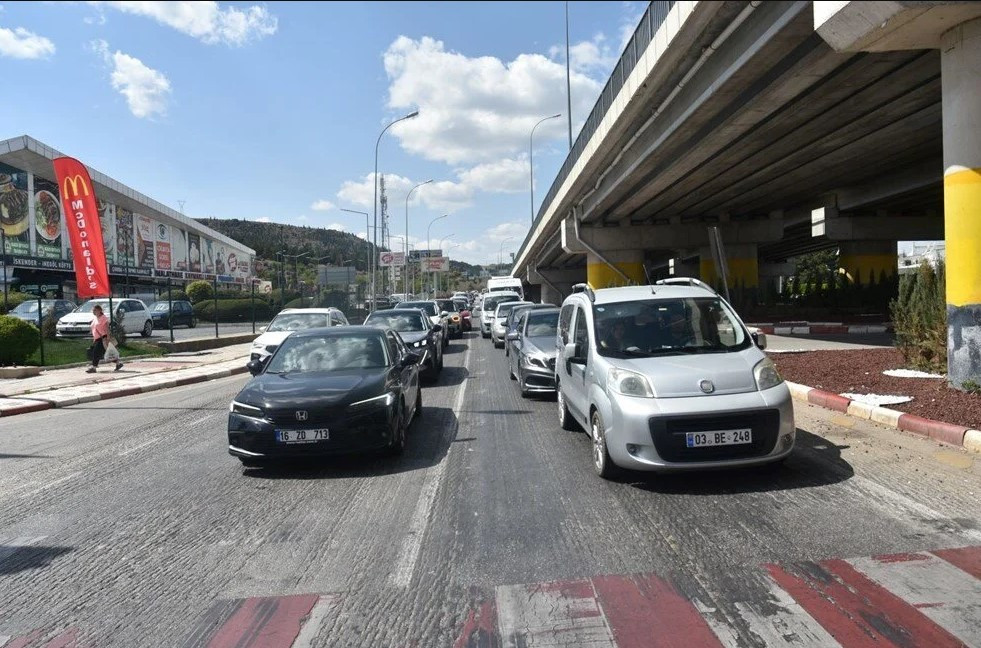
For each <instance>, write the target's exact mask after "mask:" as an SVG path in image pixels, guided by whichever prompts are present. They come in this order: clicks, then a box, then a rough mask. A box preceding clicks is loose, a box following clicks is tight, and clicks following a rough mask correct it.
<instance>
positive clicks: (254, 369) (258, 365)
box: [245, 360, 265, 376]
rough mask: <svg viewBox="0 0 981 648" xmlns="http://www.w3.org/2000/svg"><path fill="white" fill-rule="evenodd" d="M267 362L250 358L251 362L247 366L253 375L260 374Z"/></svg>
mask: <svg viewBox="0 0 981 648" xmlns="http://www.w3.org/2000/svg"><path fill="white" fill-rule="evenodd" d="M264 364H265V363H264V362H262V361H260V360H249V364H247V365H245V367H246V368H247V369H248V370H249V373H250V374H252V375H253V376H258V375H259V374H261V373H262V367H263V365H264Z"/></svg>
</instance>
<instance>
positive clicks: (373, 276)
mask: <svg viewBox="0 0 981 648" xmlns="http://www.w3.org/2000/svg"><path fill="white" fill-rule="evenodd" d="M418 115H419V111H418V110H414V111H412V112H410V113H409V114H408V115H405V116H404V117H399V118H398V119H396V120H395V121H393V122H391V123H390V124H389V125H388V126H386V127H385V128H383V129H382V132H380V133H378V139H377V140H375V175H374V181H375V197H374V200H373V201H372V207H373V208H374V210H375V239H374V248H375V249H376V250H377V249H378V146H379V145H380V144H381V139H382V136H383V135H384V134H385V131H387V130H388V129H389V128H391V127H392V126H394V125H395V124H397V123H399V122H400V121H405V120H406V119H412V118H413V117H417V116H418ZM371 261H372V263H371V305H372V308H374V305H375V280H376V275H377V274H378V273H377V271H376V270H375V259H372V260H371Z"/></svg>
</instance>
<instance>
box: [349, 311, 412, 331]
mask: <svg viewBox="0 0 981 648" xmlns="http://www.w3.org/2000/svg"><path fill="white" fill-rule="evenodd" d="M364 323H365V325H366V326H377V327H378V328H390V329H392V330H393V331H398V332H399V333H410V332H412V331H424V330H426V328H425V324H424V323H423V321H422V315H419V314H416V313H393V312H390V311H389V312H386V311H376V312H374V313H372V314H371V315H369V316H368V319H366V320H365V321H364Z"/></svg>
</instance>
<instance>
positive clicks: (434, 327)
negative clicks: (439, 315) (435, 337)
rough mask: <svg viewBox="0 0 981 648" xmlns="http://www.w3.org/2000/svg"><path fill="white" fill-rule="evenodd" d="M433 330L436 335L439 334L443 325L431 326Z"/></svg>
mask: <svg viewBox="0 0 981 648" xmlns="http://www.w3.org/2000/svg"><path fill="white" fill-rule="evenodd" d="M433 330H434V331H436V332H437V333H439V332H440V331H442V330H443V325H442V324H433Z"/></svg>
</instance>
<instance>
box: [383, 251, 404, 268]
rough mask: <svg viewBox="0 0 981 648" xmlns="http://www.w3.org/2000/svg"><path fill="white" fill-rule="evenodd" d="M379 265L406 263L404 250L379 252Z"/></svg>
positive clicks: (388, 265)
mask: <svg viewBox="0 0 981 648" xmlns="http://www.w3.org/2000/svg"><path fill="white" fill-rule="evenodd" d="M378 265H379V266H381V267H382V268H390V267H392V266H402V265H405V253H404V252H379V253H378Z"/></svg>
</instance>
